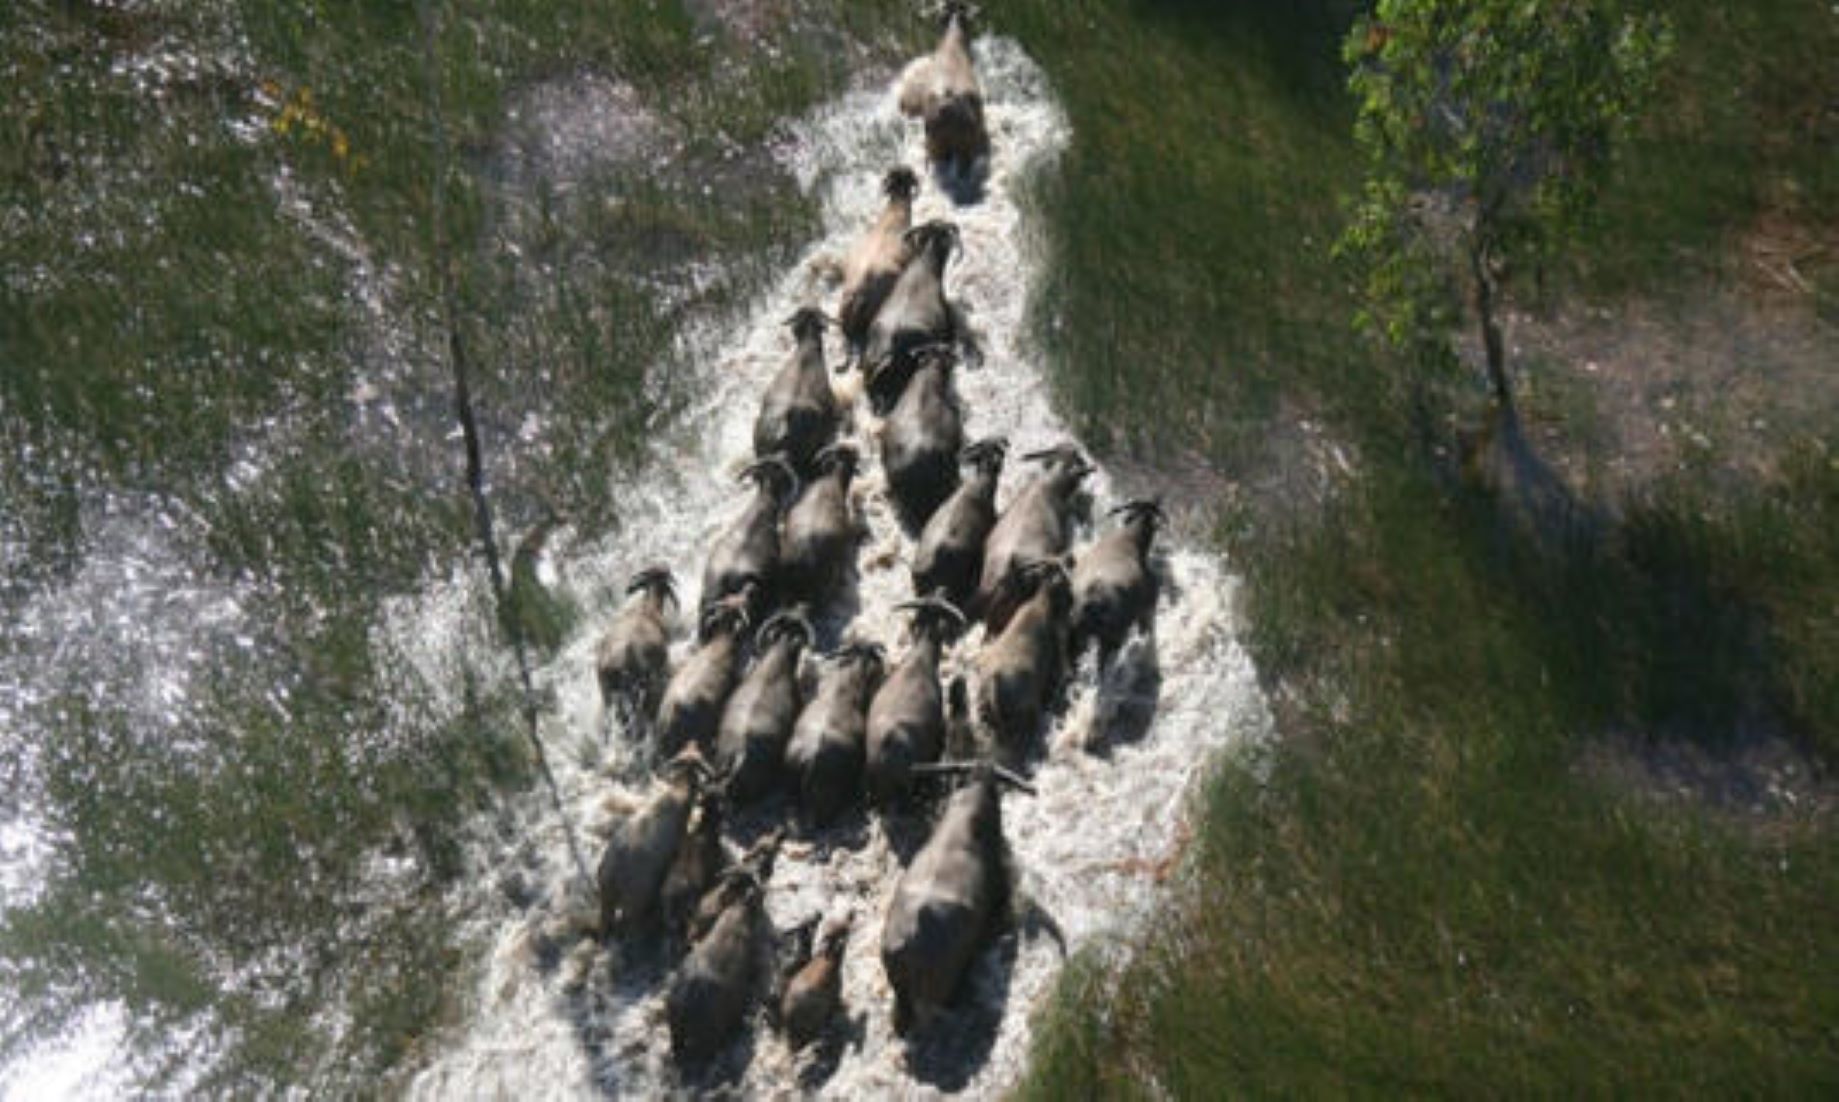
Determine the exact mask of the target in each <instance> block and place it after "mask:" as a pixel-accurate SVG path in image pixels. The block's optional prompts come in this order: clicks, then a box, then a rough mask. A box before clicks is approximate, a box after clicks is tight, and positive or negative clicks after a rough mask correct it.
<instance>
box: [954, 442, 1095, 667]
mask: <svg viewBox="0 0 1839 1102" xmlns="http://www.w3.org/2000/svg"><path fill="white" fill-rule="evenodd" d="M1022 458H1024V459H1027V460H1031V461H1035V462H1039V463H1041V464H1042V466H1043V467H1044V468H1045V470H1043V471H1042V472H1041V474H1040V475H1039V476H1037V477H1036V478H1035V479H1034V481H1032V482H1030V483H1029V484H1028V485H1027V486H1024V487H1023V488H1022V492H1021V493H1020V494H1018V495H1017V496H1016V498H1015V500H1014V501H1013V502H1011V503H1010V504H1009V507H1008V508H1007V509H1005V510H1003V514H1002V516H1000V517H998V518H996V526H995V527H994V528H992V529H990V538H989V539H987V540H985V541H984V546H983V569H982V570H981V572H980V573H979V576H978V579H977V586H978V589H977V597H976V599H975V600H974V601H973V602H972V605H971V612H972V615H974V616H977V617H979V618H981V619H982V620H983V622H984V625H985V626H986V628H987V629H988V630H989V631H991V632H999V631H1001V630H1002V629H1003V625H1004V624H1005V623H1007V622H1008V619H1009V615H1010V613H1011V612H1013V611H1014V604H1013V603H1012V602H1011V601H1009V600H1006V599H1005V598H1006V597H1009V596H1013V595H1015V594H1017V593H1018V592H1019V591H1018V590H1016V589H1014V588H1011V587H1008V586H1007V585H1006V583H1008V581H1009V580H1010V577H1011V575H1013V574H1014V573H1015V571H1016V569H1017V568H1018V567H1020V566H1021V565H1022V564H1023V563H1028V562H1038V561H1041V560H1044V559H1053V558H1058V557H1060V556H1061V555H1064V554H1066V551H1067V548H1068V547H1070V546H1071V545H1072V542H1073V495H1074V494H1075V493H1076V492H1077V491H1078V489H1079V485H1080V483H1081V482H1083V481H1084V480H1085V477H1086V476H1087V475H1089V474H1091V473H1092V471H1093V470H1094V469H1095V468H1094V467H1093V466H1092V465H1091V464H1090V463H1088V462H1086V459H1085V456H1083V455H1081V454H1080V452H1079V449H1078V448H1075V447H1073V446H1072V445H1071V444H1062V445H1060V446H1059V447H1055V448H1047V449H1045V450H1043V451H1038V452H1030V453H1029V454H1027V455H1025V456H1023V457H1022Z"/></svg>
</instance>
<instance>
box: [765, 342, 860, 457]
mask: <svg viewBox="0 0 1839 1102" xmlns="http://www.w3.org/2000/svg"><path fill="white" fill-rule="evenodd" d="M786 324H788V325H790V326H791V327H792V337H793V339H794V340H795V341H796V342H797V343H796V346H795V347H794V348H793V350H792V355H791V357H790V358H788V359H787V360H786V362H785V366H784V367H782V368H780V369H779V374H778V375H776V376H774V377H773V381H772V383H771V384H769V385H768V386H767V388H766V394H765V395H764V396H763V397H762V398H761V399H760V413H759V416H758V417H756V418H755V419H754V423H753V450H754V455H756V456H757V457H759V458H761V459H765V458H767V457H768V456H779V457H782V458H784V459H786V460H788V461H789V462H790V463H791V464H792V466H793V468H794V469H796V470H798V471H799V472H801V473H802V472H805V471H808V470H810V466H811V460H812V458H813V457H815V456H816V455H817V453H818V451H819V450H820V449H822V448H823V447H824V446H825V445H826V444H829V443H830V442H831V441H832V440H835V439H836V434H837V426H838V425H839V424H840V423H841V421H842V414H841V413H840V411H839V410H838V407H837V401H836V395H834V394H832V393H831V390H830V377H829V373H828V372H827V371H826V370H825V369H824V327H825V326H826V325H828V324H829V322H828V320H827V319H825V317H824V315H823V314H822V313H821V312H820V311H818V310H816V309H814V308H812V307H809V306H807V307H804V308H803V309H801V310H799V311H797V312H796V313H794V314H793V315H792V316H791V317H790V318H787V319H786Z"/></svg>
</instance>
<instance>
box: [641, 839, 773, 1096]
mask: <svg viewBox="0 0 1839 1102" xmlns="http://www.w3.org/2000/svg"><path fill="white" fill-rule="evenodd" d="M716 891H717V893H719V894H718V895H717V899H718V900H719V902H720V907H721V909H720V913H719V916H718V917H717V918H716V919H715V922H714V924H713V925H711V926H710V927H709V929H708V932H706V933H705V934H703V936H702V937H701V938H700V939H699V940H698V941H697V942H696V943H695V945H694V946H692V947H691V949H690V953H689V956H688V957H687V958H686V959H685V960H684V962H683V967H682V968H681V969H679V970H678V972H677V975H676V977H675V978H674V979H673V980H672V981H671V986H670V993H669V995H667V996H666V997H665V1017H666V1019H667V1021H668V1024H669V1026H670V1047H671V1055H672V1057H673V1058H674V1059H675V1060H676V1062H677V1066H678V1067H680V1068H683V1069H684V1070H686V1071H694V1070H696V1069H698V1068H700V1067H701V1066H703V1065H705V1064H707V1063H708V1062H709V1061H710V1060H712V1059H714V1058H715V1056H716V1055H717V1054H718V1053H720V1052H721V1050H722V1047H723V1046H724V1045H726V1044H727V1043H728V1042H729V1041H731V1040H732V1039H733V1038H734V1036H735V1034H736V1033H737V1032H738V1031H739V1030H740V1028H741V1024H742V1022H743V1021H744V1020H745V1019H746V1017H747V1012H748V1010H749V1009H751V1008H752V1006H753V1004H754V1000H755V999H756V998H757V997H758V996H759V991H760V986H761V983H760V979H761V974H762V971H763V969H762V968H761V958H762V956H763V955H764V954H765V953H766V951H767V948H768V946H769V945H770V942H771V938H772V923H771V922H770V921H769V920H768V919H767V917H766V908H765V906H764V905H763V904H762V902H761V895H762V893H763V891H764V887H763V886H762V885H761V883H760V882H759V881H758V880H756V879H754V877H753V875H752V874H751V873H749V872H747V871H746V870H745V869H735V870H733V871H731V872H730V873H728V874H727V875H726V876H724V877H723V879H722V882H721V884H719V885H718V886H717V888H716Z"/></svg>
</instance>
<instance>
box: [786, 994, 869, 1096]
mask: <svg viewBox="0 0 1839 1102" xmlns="http://www.w3.org/2000/svg"><path fill="white" fill-rule="evenodd" d="M867 1039H868V1015H867V1014H863V1013H857V1014H851V1015H848V1016H846V1017H842V1016H839V1017H838V1018H837V1019H835V1020H833V1021H832V1022H831V1023H830V1026H829V1028H827V1029H826V1030H824V1033H823V1035H822V1036H820V1037H819V1038H818V1039H817V1040H815V1041H813V1042H811V1044H810V1046H809V1047H808V1048H806V1049H805V1051H804V1054H803V1055H802V1056H800V1058H799V1063H798V1085H799V1086H800V1087H802V1088H804V1089H805V1090H808V1091H815V1090H818V1089H820V1088H822V1087H823V1085H824V1084H825V1083H828V1082H830V1078H831V1077H832V1076H834V1075H835V1074H836V1073H837V1068H839V1067H841V1066H842V1064H843V1056H844V1054H846V1053H848V1052H849V1051H850V1050H852V1049H859V1048H861V1047H862V1044H863V1042H864V1041H866V1040H867Z"/></svg>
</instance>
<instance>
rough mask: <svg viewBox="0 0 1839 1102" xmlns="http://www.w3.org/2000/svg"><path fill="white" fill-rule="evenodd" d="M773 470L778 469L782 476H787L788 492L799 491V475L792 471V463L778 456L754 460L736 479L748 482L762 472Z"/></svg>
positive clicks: (742, 469)
mask: <svg viewBox="0 0 1839 1102" xmlns="http://www.w3.org/2000/svg"><path fill="white" fill-rule="evenodd" d="M773 468H777V469H778V470H779V472H780V473H781V474H783V475H785V482H786V488H787V489H788V490H796V489H798V473H797V472H796V471H794V470H792V465H791V464H790V463H787V462H786V461H785V460H784V459H783V458H781V457H780V456H778V455H768V456H763V457H761V458H759V459H756V460H754V461H753V462H752V463H749V464H747V466H745V467H743V468H741V473H740V474H739V475H738V476H736V478H737V480H738V481H741V482H746V481H747V480H748V479H751V478H753V477H754V476H755V475H757V474H759V473H760V472H761V471H763V470H769V469H773Z"/></svg>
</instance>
